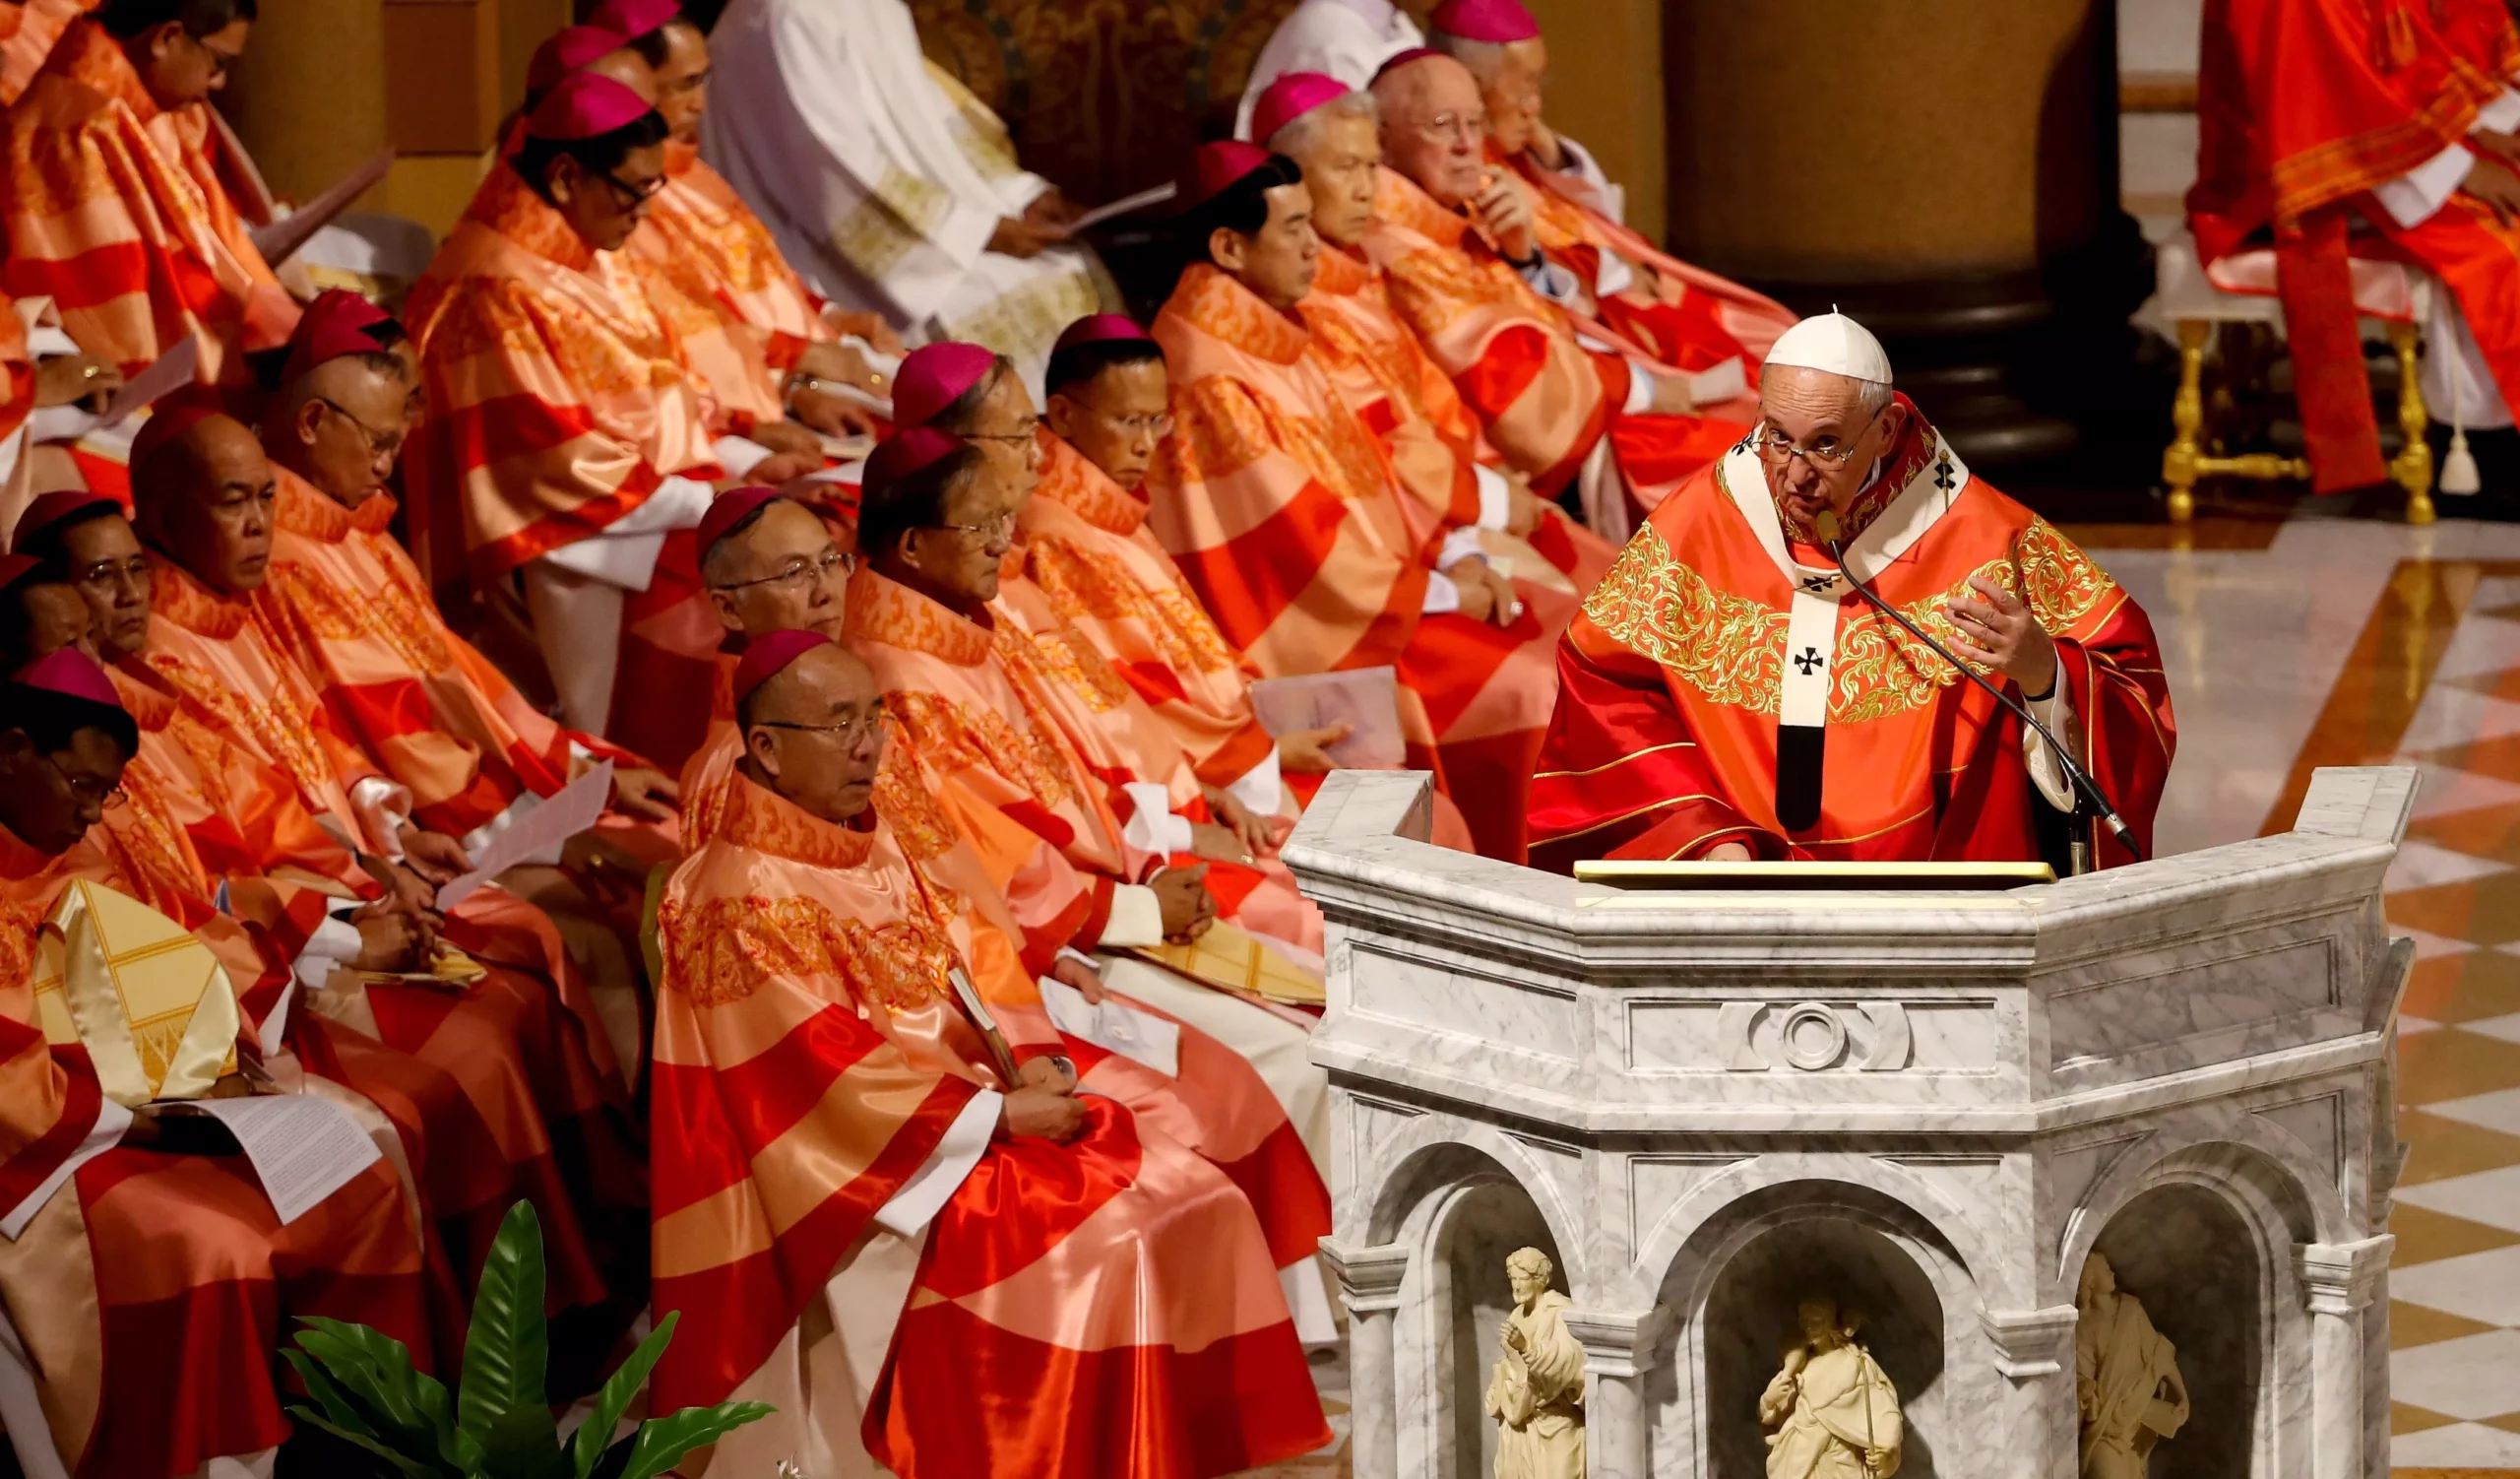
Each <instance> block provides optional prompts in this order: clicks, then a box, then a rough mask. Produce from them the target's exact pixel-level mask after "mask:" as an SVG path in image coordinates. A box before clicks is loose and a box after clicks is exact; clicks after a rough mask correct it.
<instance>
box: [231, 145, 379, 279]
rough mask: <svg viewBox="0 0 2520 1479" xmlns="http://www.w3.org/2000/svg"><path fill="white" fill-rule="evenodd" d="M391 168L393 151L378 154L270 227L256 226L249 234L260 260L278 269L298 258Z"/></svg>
mask: <svg viewBox="0 0 2520 1479" xmlns="http://www.w3.org/2000/svg"><path fill="white" fill-rule="evenodd" d="M393 167H394V151H393V150H392V149H390V148H388V149H382V150H379V151H377V153H376V154H375V155H373V156H372V157H370V158H369V159H368V161H367V162H365V163H363V164H361V165H359V166H358V167H357V168H356V169H353V170H351V171H350V172H349V173H347V174H346V175H343V176H342V177H341V178H340V179H337V180H335V181H333V183H332V185H331V187H330V188H328V189H326V190H325V192H324V193H323V194H321V195H318V196H316V197H315V198H314V199H313V200H310V201H308V202H307V203H306V204H304V205H302V206H299V207H298V208H297V209H296V210H294V211H291V212H290V213H288V214H287V215H285V216H283V217H280V218H279V219H278V220H276V221H274V222H273V223H272V224H271V225H261V226H256V227H254V229H253V230H252V232H250V234H251V235H252V236H253V238H254V250H256V251H258V252H261V253H262V254H263V260H264V261H266V262H268V263H270V264H271V265H272V266H273V267H275V268H277V267H279V266H280V265H281V264H282V263H284V262H286V261H287V260H288V259H289V258H291V257H294V256H296V255H297V249H298V248H299V247H302V246H304V245H305V244H306V243H307V242H308V241H309V240H311V239H313V237H314V235H315V233H316V232H317V231H320V230H322V229H323V228H324V227H326V226H328V225H332V224H333V219H334V218H335V217H337V216H339V215H341V214H342V212H344V211H346V210H347V209H348V208H349V203H350V202H351V201H354V200H356V199H358V198H359V197H360V196H361V195H364V194H366V193H367V191H368V190H369V188H370V187H372V186H373V185H375V184H376V182H377V181H379V180H381V179H383V178H385V173H386V171H387V170H389V169H391V168H393Z"/></svg>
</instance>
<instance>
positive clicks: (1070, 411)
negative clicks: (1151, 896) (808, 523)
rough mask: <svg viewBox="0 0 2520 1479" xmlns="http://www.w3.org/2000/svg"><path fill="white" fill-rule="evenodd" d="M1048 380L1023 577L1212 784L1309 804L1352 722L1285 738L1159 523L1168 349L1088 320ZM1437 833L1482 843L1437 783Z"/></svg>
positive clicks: (1255, 805) (1117, 323)
mask: <svg viewBox="0 0 2520 1479" xmlns="http://www.w3.org/2000/svg"><path fill="white" fill-rule="evenodd" d="M1048 385H1049V400H1048V402H1047V405H1046V407H1045V413H1046V414H1045V415H1044V416H1043V417H1042V418H1041V424H1040V444H1041V472H1040V480H1041V481H1040V485H1039V486H1038V487H1036V488H1035V489H1034V491H1033V496H1032V498H1031V499H1030V500H1029V501H1027V502H1026V503H1025V505H1024V508H1023V511H1022V513H1021V514H1020V515H1018V517H1017V521H1016V532H1017V536H1018V538H1019V539H1020V540H1021V541H1022V543H1023V546H1024V573H1025V575H1026V576H1027V577H1029V578H1030V579H1031V580H1032V582H1033V583H1034V584H1035V585H1037V586H1039V587H1040V590H1041V592H1042V593H1043V595H1044V596H1045V597H1046V598H1047V599H1048V601H1049V603H1050V605H1051V608H1052V609H1053V610H1054V611H1056V612H1057V613H1058V615H1059V616H1060V617H1061V618H1062V619H1063V620H1065V621H1066V622H1067V623H1068V624H1069V625H1070V626H1071V627H1072V628H1073V629H1074V630H1076V631H1077V632H1078V633H1080V634H1082V635H1083V636H1084V637H1085V639H1086V640H1087V641H1088V642H1090V643H1092V644H1093V646H1094V650H1095V651H1096V652H1097V653H1098V654H1100V655H1101V656H1102V657H1103V660H1104V661H1105V662H1107V663H1109V664H1110V665H1111V667H1112V669H1113V670H1114V671H1115V672H1116V673H1117V674H1118V675H1119V676H1120V678H1121V679H1122V680H1123V681H1125V682H1126V683H1127V684H1128V685H1129V687H1130V688H1131V689H1132V690H1134V691H1135V692H1136V693H1137V695H1138V696H1139V697H1140V698H1142V699H1144V700H1145V701H1146V703H1147V704H1148V706H1149V707H1151V708H1153V709H1154V710H1155V712H1156V714H1157V715H1159V716H1160V717H1161V718H1162V719H1163V720H1164V722H1165V723H1166V726H1167V727H1168V728H1169V730H1170V732H1171V734H1172V738H1173V739H1174V740H1176V741H1177V742H1178V743H1179V744H1180V746H1181V748H1182V750H1183V752H1184V753H1185V754H1187V755H1188V757H1189V759H1190V762H1191V764H1192V766H1193V767H1194V768H1195V769H1196V771H1197V774H1198V778H1199V781H1200V784H1201V785H1202V786H1203V787H1207V788H1211V789H1214V790H1222V791H1225V792H1227V793H1229V795H1231V796H1233V797H1235V798H1236V799H1237V800H1239V801H1240V802H1242V803H1243V804H1244V805H1245V806H1246V807H1247V808H1248V809H1249V810H1251V811H1252V812H1254V813H1257V814H1259V815H1261V816H1264V817H1266V816H1272V815H1281V814H1283V804H1281V803H1275V802H1272V801H1271V800H1269V799H1268V798H1267V797H1266V795H1265V793H1266V792H1269V791H1275V790H1277V789H1278V788H1280V787H1281V786H1283V787H1284V788H1285V789H1286V790H1287V791H1288V792H1290V793H1292V796H1293V798H1294V800H1295V802H1296V803H1297V804H1302V803H1304V802H1308V801H1309V800H1311V798H1312V796H1313V795H1314V793H1316V792H1317V791H1319V790H1320V788H1321V782H1322V779H1323V778H1324V777H1325V776H1327V775H1328V774H1329V773H1330V772H1331V771H1332V770H1333V769H1336V768H1338V762H1337V761H1336V760H1334V759H1333V758H1332V756H1331V751H1332V750H1333V749H1334V748H1336V747H1337V746H1338V745H1339V744H1340V743H1342V742H1343V741H1345V740H1349V739H1350V738H1352V737H1353V736H1354V735H1355V724H1354V722H1352V721H1348V720H1341V721H1339V722H1337V723H1335V724H1331V725H1328V726H1324V727H1322V728H1319V729H1307V730H1294V731H1290V732H1289V733H1286V734H1284V735H1280V736H1277V737H1275V738H1274V739H1273V738H1272V737H1271V736H1270V734H1269V732H1268V731H1267V730H1266V729H1265V728H1263V727H1262V725H1261V723H1260V719H1259V716H1258V714H1257V712H1256V710H1255V708H1254V706H1253V703H1252V699H1251V683H1252V680H1253V679H1254V678H1257V677H1258V676H1259V675H1260V673H1259V670H1258V669H1256V668H1254V667H1253V666H1252V665H1251V664H1250V663H1249V662H1248V661H1247V660H1245V659H1244V658H1243V657H1242V656H1241V654H1239V653H1237V652H1236V651H1235V650H1234V649H1233V646H1232V644H1230V643H1229V642H1228V641H1226V638H1225V633H1223V632H1221V631H1219V630H1218V629H1217V624H1216V621H1215V620H1214V619H1213V618H1212V617H1210V616H1209V615H1208V613H1207V610H1206V608H1204V607H1202V606H1201V605H1200V604H1199V596H1198V593H1197V592H1196V591H1195V590H1193V589H1191V586H1190V582H1189V580H1188V578H1187V577H1185V576H1184V575H1183V574H1182V573H1181V567H1180V566H1179V565H1177V564H1174V563H1173V560H1172V556H1171V555H1170V554H1168V553H1166V551H1165V548H1164V546H1163V544H1162V543H1161V542H1160V541H1158V540H1157V539H1156V537H1155V531H1154V530H1152V529H1151V528H1149V527H1148V525H1147V504H1146V479H1147V474H1148V472H1149V471H1150V470H1151V469H1153V467H1154V466H1155V461H1156V458H1157V455H1158V453H1159V452H1160V450H1161V449H1162V447H1163V445H1164V441H1165V438H1166V437H1168V436H1170V435H1171V434H1172V410H1171V405H1172V388H1171V377H1170V376H1169V375H1168V374H1167V373H1166V366H1165V362H1164V347H1163V346H1162V345H1160V344H1157V343H1156V342H1155V338H1154V336H1152V335H1150V334H1148V333H1147V332H1146V331H1145V330H1144V329H1141V328H1139V327H1138V326H1137V325H1136V324H1135V323H1134V322H1132V321H1130V320H1129V319H1126V318H1122V317H1120V316H1118V315H1116V314H1097V315H1095V316H1094V317H1091V318H1083V319H1079V320H1077V321H1076V323H1074V324H1072V325H1070V326H1069V328H1068V331H1067V332H1066V333H1065V334H1063V335H1061V336H1060V338H1059V347H1058V350H1057V352H1056V353H1054V354H1051V356H1050V368H1049V376H1048ZM1603 564H1604V565H1605V566H1607V564H1608V559H1607V557H1605V558H1604V560H1603ZM1433 841H1435V842H1436V843H1438V844H1440V845H1442V846H1445V847H1453V848H1458V849H1460V850H1462V851H1464V852H1472V851H1476V846H1475V844H1474V843H1473V841H1472V839H1471V835H1470V830H1469V826H1468V824H1467V823H1466V822H1464V821H1463V819H1462V815H1461V808H1460V807H1459V806H1456V805H1455V804H1453V801H1452V798H1450V797H1448V796H1444V795H1442V794H1441V793H1438V794H1437V795H1436V797H1435V819H1434V831H1433Z"/></svg>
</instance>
